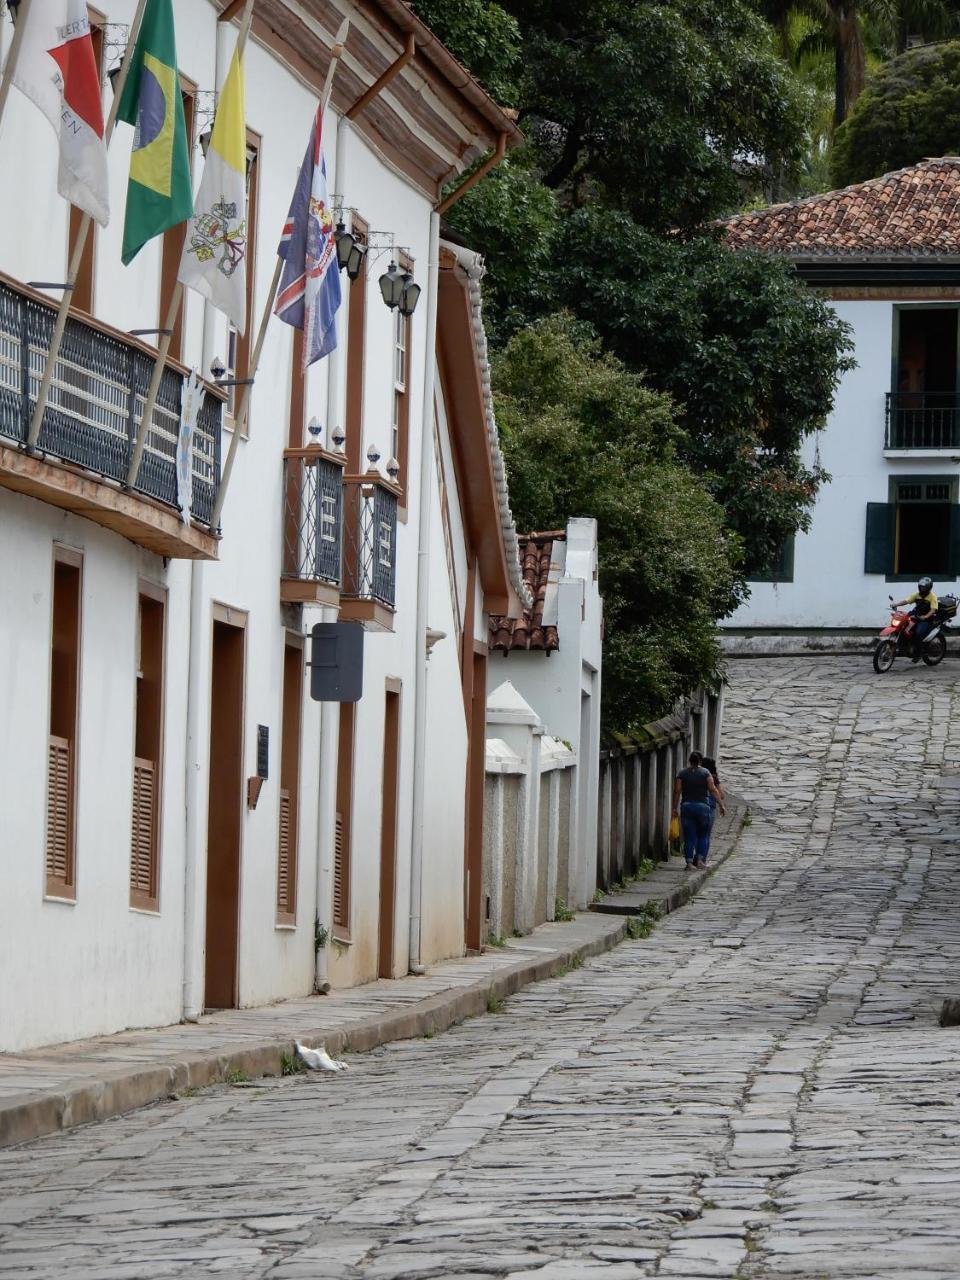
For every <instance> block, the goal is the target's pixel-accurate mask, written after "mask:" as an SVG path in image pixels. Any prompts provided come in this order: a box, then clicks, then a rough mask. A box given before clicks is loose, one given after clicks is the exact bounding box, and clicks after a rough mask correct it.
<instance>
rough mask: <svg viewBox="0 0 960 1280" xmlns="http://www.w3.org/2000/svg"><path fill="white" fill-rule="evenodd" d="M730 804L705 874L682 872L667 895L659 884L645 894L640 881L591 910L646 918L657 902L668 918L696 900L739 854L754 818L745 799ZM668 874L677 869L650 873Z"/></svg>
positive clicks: (736, 798)
mask: <svg viewBox="0 0 960 1280" xmlns="http://www.w3.org/2000/svg"><path fill="white" fill-rule="evenodd" d="M727 801H728V803H727V813H726V816H725V818H723V819H722V821H723V824H724V825H723V830H722V832H720V833H719V836H718V838H717V839H716V840H715V841H714V842H713V844H712V847H711V851H710V861H709V862H708V864H707V866H706V867H704V868H703V869H702V870H701V871H693V872H690V873H686V872H683V871H678V874H679V875H682V876H683V877H684V878H683V879H682V880H681V881H680V882H679V883H678V885H677V887H676V888H675V889H672V890H670V891H669V892H668V893H666V894H664V893H663V892H662V890H659V891H658V889H659V887H658V886H656V885H655V884H654V885H650V890H651V891H650V892H645V890H644V885H645V883H646V881H644V880H638V881H637V882H636V887H635V888H634V889H629V890H627V891H626V892H625V893H618V894H610V895H608V896H607V897H605V898H603V899H602V900H601V901H600V902H592V903H591V904H590V910H591V911H596V912H599V913H600V914H601V915H612V916H643V915H649V908H648V904H649V903H651V902H653V903H655V904H656V906H657V907H658V908H659V911H658V913H657V914H658V915H660V916H668V915H669V914H670V913H671V911H677V910H679V908H680V907H682V906H684V904H685V903H687V902H689V901H690V899H691V898H694V897H696V895H697V894H698V893H699V892H700V890H701V889H702V888H703V886H704V884H705V883H706V882H707V880H708V879H709V878H710V876H712V875H713V874H714V872H715V871H716V870H717V868H718V867H722V866H723V864H724V863H725V862H726V860H727V859H728V858H729V857H730V856H731V855H732V854H733V853H734V852H735V851H736V848H737V845H738V844H739V842H740V837H741V835H742V834H743V830H744V827H745V826H746V825H747V823H748V821H749V819H750V808H749V806H748V805H747V802H746V801H745V800H743V799H741V798H740V797H739V796H734V795H728V797H727ZM667 871H669V872H670V873H671V874H672V872H673V868H672V867H669V866H668V865H667V864H664V863H661V864H660V866H659V867H655V868H654V870H653V871H652V872H651V873H650V877H651V878H652V879H653V878H656V877H657V876H658V875H662V874H663V873H664V872H667Z"/></svg>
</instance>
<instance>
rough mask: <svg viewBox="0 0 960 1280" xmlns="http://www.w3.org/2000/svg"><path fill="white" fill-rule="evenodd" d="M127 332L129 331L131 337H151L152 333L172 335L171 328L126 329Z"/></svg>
mask: <svg viewBox="0 0 960 1280" xmlns="http://www.w3.org/2000/svg"><path fill="white" fill-rule="evenodd" d="M127 333H129V335H130V337H131V338H149V337H152V336H153V335H154V334H159V335H160V337H162V338H165V337H167V336H168V335H172V334H173V330H172V329H128V330H127Z"/></svg>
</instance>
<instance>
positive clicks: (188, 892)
mask: <svg viewBox="0 0 960 1280" xmlns="http://www.w3.org/2000/svg"><path fill="white" fill-rule="evenodd" d="M241 7H242V6H241V5H240V4H237V5H235V6H233V9H239V8H241ZM230 16H232V12H231V15H230ZM221 21H222V20H221ZM231 43H232V40H231V35H230V33H229V30H228V28H227V27H226V26H225V25H221V24H220V23H218V25H217V34H216V41H215V45H214V68H213V83H214V84H215V85H216V86H217V89H218V90H219V89H221V88H222V87H223V80H224V77H225V75H226V72H225V70H224V67H225V66H226V65H227V58H228V55H229V50H230V46H231ZM216 323H217V322H216V311H215V309H214V307H213V306H212V305H211V303H210V302H209V301H208V300H207V299H206V298H204V300H203V337H202V344H203V354H202V355H201V357H200V360H201V364H202V366H203V368H204V369H207V368H209V366H210V361H211V360H212V359H213V355H214V348H215V343H216V332H217V329H216ZM204 577H205V573H204V562H203V561H202V560H191V561H190V622H189V626H190V630H189V633H188V639H187V654H188V657H187V725H186V733H185V750H184V761H185V764H184V771H185V778H184V808H185V810H186V812H185V814H184V857H183V992H182V1005H183V1020H184V1022H197V1021H198V1020H199V1018H200V1015H201V1014H202V1013H203V998H204V979H203V966H204V940H203V929H204V919H205V917H204V910H203V903H204V900H205V897H206V882H205V880H204V878H203V875H202V874H201V860H202V862H203V865H204V867H205V865H206V859H205V857H203V852H204V850H205V848H206V841H205V833H204V831H203V829H202V825H201V809H202V801H201V796H202V786H201V783H202V781H203V772H204V764H205V762H206V756H205V753H204V751H203V750H202V748H201V744H200V734H201V730H202V727H203V718H202V715H201V708H202V703H203V701H204V699H203V687H204V685H203V678H202V677H203V666H204V663H203V648H204V640H205V635H206V632H205V629H204V625H203V613H204V608H203V605H204Z"/></svg>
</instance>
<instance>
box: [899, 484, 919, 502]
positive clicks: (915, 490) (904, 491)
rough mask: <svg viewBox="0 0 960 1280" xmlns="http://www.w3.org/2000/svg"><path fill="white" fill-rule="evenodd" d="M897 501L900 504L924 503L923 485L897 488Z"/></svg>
mask: <svg viewBox="0 0 960 1280" xmlns="http://www.w3.org/2000/svg"><path fill="white" fill-rule="evenodd" d="M897 499H898V501H900V502H922V501H923V485H922V484H901V485H898V486H897Z"/></svg>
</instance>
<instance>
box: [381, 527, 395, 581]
mask: <svg viewBox="0 0 960 1280" xmlns="http://www.w3.org/2000/svg"><path fill="white" fill-rule="evenodd" d="M392 543H393V538H392V537H391V529H390V525H389V524H388V522H387V521H386V520H381V521H380V564H381V566H382V567H383V568H384V569H389V568H390V565H391V564H392V562H393V556H392V555H391V550H392Z"/></svg>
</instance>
